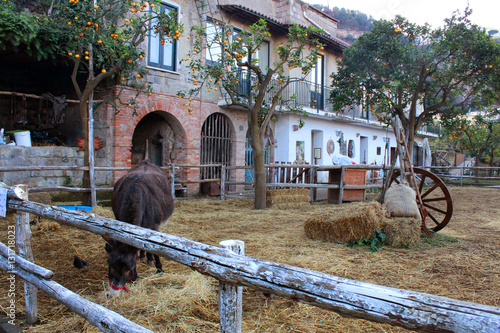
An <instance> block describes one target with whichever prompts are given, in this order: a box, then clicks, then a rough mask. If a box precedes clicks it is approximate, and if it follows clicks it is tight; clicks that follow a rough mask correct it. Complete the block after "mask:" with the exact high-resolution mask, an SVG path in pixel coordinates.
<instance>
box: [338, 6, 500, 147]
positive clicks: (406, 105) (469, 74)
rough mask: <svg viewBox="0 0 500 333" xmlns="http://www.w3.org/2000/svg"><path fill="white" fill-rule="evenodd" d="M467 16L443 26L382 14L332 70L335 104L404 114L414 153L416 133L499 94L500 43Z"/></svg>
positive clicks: (386, 115)
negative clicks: (437, 117)
mask: <svg viewBox="0 0 500 333" xmlns="http://www.w3.org/2000/svg"><path fill="white" fill-rule="evenodd" d="M469 14H470V11H469V10H466V11H465V13H464V15H458V14H454V15H453V16H452V17H451V18H450V19H447V20H445V22H444V25H443V27H440V28H437V29H435V30H433V29H431V28H430V27H429V26H428V25H424V26H419V25H415V24H412V23H410V22H408V21H407V20H406V19H405V18H403V17H400V16H398V17H396V18H395V19H394V20H392V21H386V20H380V21H376V22H375V23H374V28H373V29H372V30H371V31H370V32H369V33H367V34H365V35H363V36H361V37H360V38H359V39H357V40H356V42H354V43H353V45H351V46H350V47H349V48H347V49H346V50H345V51H344V53H343V59H342V61H341V62H339V69H338V72H337V73H335V74H332V78H333V91H332V93H331V96H330V97H331V100H332V102H333V105H334V109H336V110H343V109H344V108H345V107H346V106H350V105H361V106H362V107H363V108H365V109H366V110H367V111H369V112H371V114H372V115H374V116H376V117H377V118H378V119H379V120H381V121H383V122H386V123H388V124H390V119H391V118H392V117H393V116H396V117H399V119H400V120H401V122H402V124H403V126H404V128H405V131H406V135H407V139H408V149H409V152H411V149H412V148H413V141H414V137H415V133H416V132H417V131H418V129H419V128H420V127H421V126H422V125H423V124H426V123H431V122H432V120H433V119H434V118H435V117H436V116H440V115H443V116H447V117H453V116H454V115H457V114H463V113H464V112H467V111H468V110H469V109H470V108H471V107H475V108H476V109H477V108H481V107H483V106H489V105H492V103H493V102H494V101H495V100H498V96H499V92H500V89H499V88H500V45H498V44H497V43H495V41H494V40H492V38H491V36H488V35H487V34H486V33H485V31H484V29H482V28H481V27H479V26H477V25H474V24H472V23H471V22H470V20H469V19H468V16H469Z"/></svg>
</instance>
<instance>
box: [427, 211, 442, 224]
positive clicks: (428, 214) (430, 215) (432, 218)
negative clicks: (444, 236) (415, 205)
mask: <svg viewBox="0 0 500 333" xmlns="http://www.w3.org/2000/svg"><path fill="white" fill-rule="evenodd" d="M427 216H429V217H430V218H431V220H432V221H434V223H436V225H439V222H438V221H437V220H436V218H435V217H434V216H433V215H432V214H431V213H429V212H427Z"/></svg>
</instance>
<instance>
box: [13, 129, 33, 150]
mask: <svg viewBox="0 0 500 333" xmlns="http://www.w3.org/2000/svg"><path fill="white" fill-rule="evenodd" d="M14 140H16V145H17V146H24V147H31V136H30V131H24V132H15V133H14Z"/></svg>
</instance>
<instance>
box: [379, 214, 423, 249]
mask: <svg viewBox="0 0 500 333" xmlns="http://www.w3.org/2000/svg"><path fill="white" fill-rule="evenodd" d="M421 225H422V221H421V220H420V219H418V218H415V217H393V218H386V219H384V224H383V226H382V231H383V232H384V234H385V235H386V239H385V243H386V244H387V245H389V246H395V247H408V246H412V245H414V244H416V243H417V242H418V241H419V240H420V234H421Z"/></svg>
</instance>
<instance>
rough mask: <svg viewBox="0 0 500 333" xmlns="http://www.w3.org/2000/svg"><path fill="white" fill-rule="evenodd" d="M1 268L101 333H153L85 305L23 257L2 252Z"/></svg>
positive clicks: (102, 309) (81, 299)
mask: <svg viewBox="0 0 500 333" xmlns="http://www.w3.org/2000/svg"><path fill="white" fill-rule="evenodd" d="M0 247H2V248H7V247H6V246H5V245H4V244H2V243H0ZM21 263H24V264H21ZM11 265H13V266H11ZM0 268H2V269H3V270H5V271H7V272H8V273H10V274H14V275H16V276H19V277H20V278H22V279H23V280H25V281H27V282H29V283H30V284H32V285H34V286H36V287H37V288H38V289H40V290H42V291H43V292H45V293H46V294H47V295H49V296H50V297H52V298H54V299H56V300H57V301H58V302H59V303H61V304H64V305H65V306H67V307H68V308H69V309H70V310H72V311H73V312H75V313H77V314H79V315H80V316H82V317H83V318H85V319H86V320H87V321H88V322H89V323H91V324H92V325H94V326H96V327H97V328H99V329H100V330H101V331H102V332H110V333H115V332H123V333H152V331H151V330H148V329H146V328H144V327H142V326H139V325H137V324H136V323H134V322H132V321H130V320H128V319H126V318H125V317H123V316H121V315H119V314H118V313H116V312H114V311H111V310H109V309H107V308H105V307H103V306H102V305H99V304H96V303H93V302H91V301H88V300H86V299H85V298H83V297H82V296H80V295H78V294H76V293H74V292H72V291H71V290H69V289H66V288H65V287H63V286H61V285H60V284H58V283H57V282H54V281H51V280H50V278H51V276H50V275H51V274H50V273H52V272H51V271H48V272H49V273H47V272H46V271H47V270H46V269H45V268H43V267H40V266H38V265H35V264H33V263H30V265H27V264H26V262H25V260H24V259H23V258H22V257H20V256H18V255H15V254H13V253H10V251H9V249H8V248H7V252H4V251H3V250H2V252H1V255H0ZM40 272H44V273H45V274H46V276H43V275H42V274H40Z"/></svg>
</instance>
